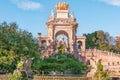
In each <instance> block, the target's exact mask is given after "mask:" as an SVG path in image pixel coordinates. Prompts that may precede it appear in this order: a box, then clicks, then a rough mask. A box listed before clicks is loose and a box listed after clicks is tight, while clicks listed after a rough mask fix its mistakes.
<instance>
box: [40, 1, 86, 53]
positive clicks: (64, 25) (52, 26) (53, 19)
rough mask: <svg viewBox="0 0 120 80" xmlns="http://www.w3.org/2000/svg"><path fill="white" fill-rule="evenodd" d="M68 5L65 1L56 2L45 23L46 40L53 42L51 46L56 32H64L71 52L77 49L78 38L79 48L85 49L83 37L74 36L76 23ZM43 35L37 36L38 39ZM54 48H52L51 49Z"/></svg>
mask: <svg viewBox="0 0 120 80" xmlns="http://www.w3.org/2000/svg"><path fill="white" fill-rule="evenodd" d="M68 9H69V5H68V4H67V3H65V2H61V3H58V4H56V11H52V12H51V16H50V17H49V19H48V22H47V23H46V26H47V30H48V35H47V37H48V38H47V42H48V40H50V41H51V42H53V44H51V46H53V47H52V48H54V47H55V38H56V35H58V34H65V35H67V36H68V41H69V43H68V44H69V46H68V47H69V50H70V52H71V53H74V52H76V51H77V48H76V42H77V41H78V40H79V41H81V42H82V47H81V50H82V51H85V37H84V36H76V33H77V28H78V23H77V22H76V18H75V17H74V14H73V12H69V10H68ZM43 37H44V36H39V37H38V38H39V40H40V39H42V38H43ZM48 46H50V45H49V43H48ZM53 50H54V49H53Z"/></svg>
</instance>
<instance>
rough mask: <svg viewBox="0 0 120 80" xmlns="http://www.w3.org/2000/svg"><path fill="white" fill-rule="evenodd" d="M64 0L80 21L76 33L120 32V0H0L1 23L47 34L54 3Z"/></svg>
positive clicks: (119, 33)
mask: <svg viewBox="0 0 120 80" xmlns="http://www.w3.org/2000/svg"><path fill="white" fill-rule="evenodd" d="M59 1H63V2H64V1H65V2H67V3H68V4H69V6H70V9H69V10H70V11H73V12H74V15H75V17H76V19H77V22H78V24H79V27H78V32H77V35H82V34H83V33H91V32H94V31H96V30H104V31H105V32H109V33H110V35H112V36H116V35H120V0H0V23H2V22H3V21H7V22H8V23H9V22H16V23H17V24H18V26H19V28H21V29H25V30H27V31H29V32H32V33H33V35H34V37H37V33H38V32H41V33H42V34H44V35H47V28H46V25H45V24H46V22H47V20H48V18H49V16H50V15H51V10H54V11H55V4H56V3H57V2H59Z"/></svg>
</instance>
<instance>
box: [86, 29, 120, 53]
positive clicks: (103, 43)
mask: <svg viewBox="0 0 120 80" xmlns="http://www.w3.org/2000/svg"><path fill="white" fill-rule="evenodd" d="M119 43H120V40H119V41H117V42H116V39H115V38H113V37H112V36H110V34H109V33H108V32H104V31H102V30H99V31H95V32H93V33H89V34H86V48H87V49H89V48H97V49H100V50H103V51H104V50H106V51H113V52H116V53H118V52H120V48H119Z"/></svg>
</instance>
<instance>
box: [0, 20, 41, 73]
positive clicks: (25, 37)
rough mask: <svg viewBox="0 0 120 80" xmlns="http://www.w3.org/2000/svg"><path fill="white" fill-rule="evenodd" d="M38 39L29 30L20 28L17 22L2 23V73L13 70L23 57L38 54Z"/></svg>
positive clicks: (0, 42)
mask: <svg viewBox="0 0 120 80" xmlns="http://www.w3.org/2000/svg"><path fill="white" fill-rule="evenodd" d="M38 50H39V46H38V43H37V40H36V39H34V38H33V36H32V34H31V33H30V32H28V31H25V30H22V29H18V25H17V24H16V23H14V22H13V23H9V24H8V23H7V22H3V23H1V24H0V69H1V71H0V73H9V72H13V71H14V70H15V69H16V65H17V63H18V62H19V61H20V58H22V57H35V59H36V55H37V56H38V55H39V54H40V53H39V51H38Z"/></svg>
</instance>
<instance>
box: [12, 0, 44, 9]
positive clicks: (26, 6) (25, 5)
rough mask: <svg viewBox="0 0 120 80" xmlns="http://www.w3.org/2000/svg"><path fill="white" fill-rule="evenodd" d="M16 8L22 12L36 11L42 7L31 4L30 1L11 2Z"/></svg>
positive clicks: (17, 0)
mask: <svg viewBox="0 0 120 80" xmlns="http://www.w3.org/2000/svg"><path fill="white" fill-rule="evenodd" d="M11 1H12V2H13V3H14V4H16V5H17V7H18V8H21V9H23V10H37V9H40V8H41V7H42V5H41V4H40V3H38V2H33V1H31V0H11Z"/></svg>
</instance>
